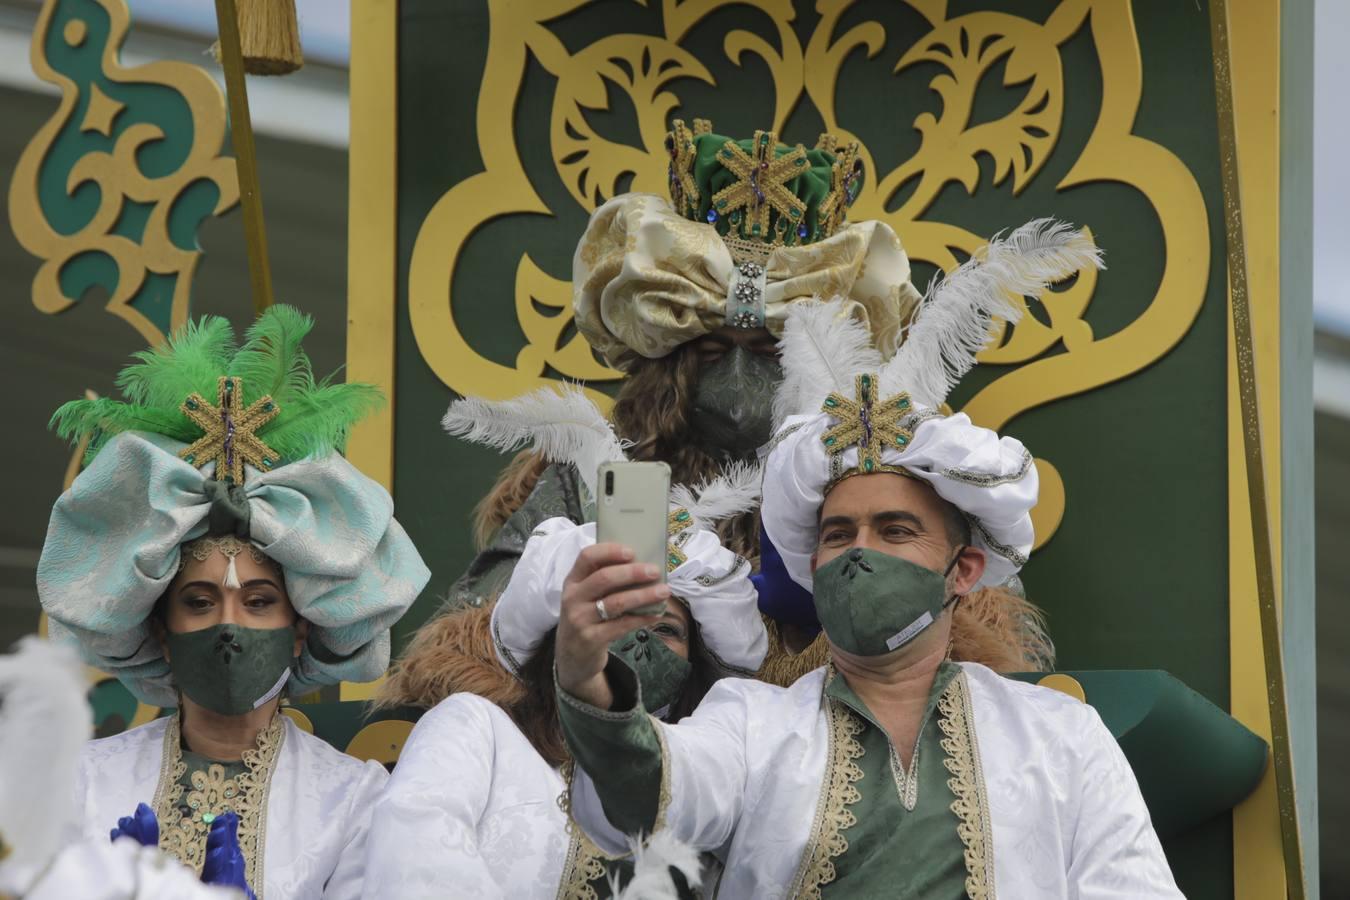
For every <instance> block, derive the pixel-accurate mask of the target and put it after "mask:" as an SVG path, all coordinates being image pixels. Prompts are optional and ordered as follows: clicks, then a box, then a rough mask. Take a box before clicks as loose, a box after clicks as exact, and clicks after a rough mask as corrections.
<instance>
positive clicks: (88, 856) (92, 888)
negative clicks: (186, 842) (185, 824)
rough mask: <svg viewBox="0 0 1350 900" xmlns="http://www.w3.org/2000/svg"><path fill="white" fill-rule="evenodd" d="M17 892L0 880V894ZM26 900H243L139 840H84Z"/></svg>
mask: <svg viewBox="0 0 1350 900" xmlns="http://www.w3.org/2000/svg"><path fill="white" fill-rule="evenodd" d="M6 890H17V887H13V886H9V885H6V884H5V879H4V877H3V875H0V892H3V891H6ZM22 896H23V898H24V900H73V898H79V900H243V897H244V892H243V891H241V890H238V889H236V888H232V887H223V886H219V885H210V884H202V883H201V882H200V881H198V880H197V874H196V873H195V872H193V871H191V870H190V869H188V868H187V867H186V866H183V865H180V864H179V862H178V860H176V859H174V858H173V857H171V856H168V855H167V854H164V853H161V852H160V851H159V850H157V849H156V848H154V847H142V846H141V845H140V844H139V843H137V842H136V840H135V838H129V837H124V838H121V839H119V840H118V841H117V843H113V842H111V841H109V840H108V836H107V835H106V834H105V835H102V836H101V837H96V838H85V839H83V840H81V841H79V842H77V843H74V844H71V845H70V846H68V847H66V848H65V849H64V850H62V851H61V852H60V853H59V854H57V856H56V858H55V859H54V860H52V863H51V866H50V868H48V869H46V870H45V871H44V872H43V873H42V877H41V878H39V879H38V880H37V881H36V882H35V883H33V884H32V885H30V886H29V887H28V889H27V891H26V892H25V893H23V894H22Z"/></svg>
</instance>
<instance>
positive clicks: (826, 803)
mask: <svg viewBox="0 0 1350 900" xmlns="http://www.w3.org/2000/svg"><path fill="white" fill-rule="evenodd" d="M834 677H835V675H834V668H833V667H831V668H830V669H829V671H828V672H827V673H826V675H825V684H827V685H828V684H829V683H830V680H831V679H832V678H834ZM822 690H823V688H822ZM823 700H824V702H825V703H826V704H827V706H828V714H829V717H830V731H829V748H828V749H827V750H826V759H827V766H828V768H827V769H826V772H825V778H824V779H823V780H822V783H821V791H820V799H819V800H817V801H816V815H815V819H814V820H813V821H812V823H811V838H810V840H809V841H807V844H806V852H805V853H803V854H802V862H801V867H800V868H799V869H798V870H797V877H796V878H795V879H794V882H795V884H796V885H797V889H796V890H794V891H793V892H792V896H794V897H801V898H804V900H820V889H821V886H823V885H826V884H829V883H830V882H831V881H834V876H835V871H834V860H835V857H838V856H841V855H843V853H844V852H845V851H847V850H848V841H847V839H845V838H844V832H845V831H846V830H847V829H849V828H851V827H853V826H854V825H856V824H857V822H858V818H857V816H855V815H854V814H853V811H852V810H850V809H849V807H850V806H852V805H853V804H854V803H857V802H858V801H859V800H860V799H861V798H862V794H860V793H859V792H858V788H857V787H856V786H855V785H856V784H857V782H858V781H860V780H861V779H862V776H863V773H862V768H861V767H859V765H858V763H857V760H858V759H861V758H862V755H863V748H862V744H860V743H858V738H857V736H858V735H859V734H861V733H862V730H863V725H862V723H861V722H859V721H858V719H857V717H856V716H854V715H853V713H852V712H851V711H850V710H849V709H848V707H847V706H845V705H844V704H842V703H837V702H835V701H834V700H832V699H830V698H829V697H823Z"/></svg>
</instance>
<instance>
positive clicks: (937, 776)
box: [821, 662, 966, 900]
mask: <svg viewBox="0 0 1350 900" xmlns="http://www.w3.org/2000/svg"><path fill="white" fill-rule="evenodd" d="M960 671H961V670H960V667H958V666H956V665H953V664H952V663H946V662H944V663H943V664H942V666H941V667H940V668H939V669H938V671H937V676H936V677H935V678H934V679H933V688H932V690H931V691H930V692H929V694H928V705H927V706H926V707H925V708H924V714H923V721H922V723H921V724H920V726H919V729H920V730H919V737H918V740H917V741H916V742H915V745H914V756H913V758H912V759H911V760H910V768H909V771H906V770H905V769H904V767H903V766H902V765H901V762H900V754H899V752H898V751H897V750H896V749H895V747H894V746H893V745H892V744H891V741H890V738H889V737H888V736H887V734H886V732H885V730H884V729H882V727H881V726H880V725H878V724H877V722H876V719H875V718H874V717H873V716H872V713H871V711H869V710H868V708H867V704H865V703H863V701H862V699H861V698H860V697H859V696H858V695H857V694H855V693H854V692H853V689H852V688H851V687H849V686H848V682H847V681H845V680H844V679H843V678H842V677H840V676H838V675H835V676H834V677H832V678H830V679H829V680H828V681H827V683H826V685H825V696H826V697H828V698H829V699H830V702H832V703H842V704H844V705H845V706H847V707H848V708H849V710H850V711H851V712H852V713H854V714H855V716H856V718H857V721H858V722H859V724H860V725H861V726H862V732H861V733H860V734H857V735H855V737H854V740H856V741H857V742H858V744H859V745H860V747H861V748H862V756H861V757H859V758H858V759H856V760H854V763H855V764H856V765H857V766H858V768H859V769H860V770H861V771H862V778H860V779H859V780H858V781H857V782H855V783H854V787H856V788H857V789H858V794H859V799H858V801H857V802H856V803H854V804H853V805H851V806H850V807H849V810H850V811H851V812H852V813H853V815H854V818H855V819H856V822H855V824H853V825H852V826H850V827H848V828H846V829H844V831H843V837H844V840H846V841H847V842H848V849H847V850H846V851H844V853H843V854H842V855H841V856H837V857H835V859H834V871H835V876H834V880H833V881H830V882H829V883H827V884H825V885H822V886H821V897H822V898H829V897H849V898H858V900H868V898H873V897H876V898H881V897H885V898H896V897H914V898H922V900H948V898H964V897H965V896H966V864H965V847H964V846H963V845H962V843H961V839H960V837H959V836H958V835H957V832H956V828H957V825H958V824H959V821H960V820H959V819H957V817H956V813H954V812H952V802H953V801H954V800H955V799H956V798H955V796H954V795H953V794H952V790H951V788H950V787H948V786H947V779H948V778H949V777H951V776H950V773H949V772H948V771H947V767H946V765H945V763H944V759H945V758H946V753H945V752H944V750H943V748H942V729H941V728H939V727H938V722H937V717H938V712H937V705H938V699H939V698H940V697H941V696H942V694H943V692H944V691H946V690H947V689H948V687H950V686H951V683H952V681H953V679H955V678H956V676H957V675H958V674H960Z"/></svg>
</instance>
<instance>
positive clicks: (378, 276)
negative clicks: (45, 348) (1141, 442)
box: [341, 0, 1285, 900]
mask: <svg viewBox="0 0 1350 900" xmlns="http://www.w3.org/2000/svg"><path fill="white" fill-rule="evenodd" d="M1230 11H1231V13H1232V15H1231V16H1230V37H1229V39H1230V42H1231V51H1232V70H1233V93H1234V106H1235V115H1236V119H1237V139H1238V143H1239V146H1240V147H1241V151H1242V152H1241V156H1240V160H1239V181H1240V183H1241V185H1242V193H1243V201H1244V206H1245V212H1246V225H1247V233H1248V246H1249V247H1252V248H1256V250H1257V252H1254V253H1253V254H1251V255H1250V256H1249V258H1248V260H1247V264H1248V279H1249V287H1250V291H1251V295H1252V296H1253V297H1258V298H1259V297H1277V298H1278V296H1279V284H1280V281H1279V274H1280V270H1279V253H1278V248H1279V234H1280V229H1279V222H1280V218H1279V184H1280V179H1279V174H1280V168H1279V159H1280V156H1279V154H1280V147H1279V129H1278V122H1279V90H1280V77H1279V76H1280V43H1279V42H1280V9H1279V5H1278V3H1272V2H1270V0H1230ZM397 34H398V3H397V0H353V3H352V53H351V75H350V78H351V82H350V84H351V147H350V156H349V160H350V173H351V174H350V191H351V195H350V201H349V202H350V209H349V224H348V241H349V254H348V304H347V308H348V331H347V335H348V337H347V359H348V372H349V377H350V378H351V379H353V380H362V381H369V382H373V383H375V384H379V385H380V386H381V387H382V388H383V389H384V390H385V391H386V394H387V395H388V398H389V404H388V406H387V407H386V408H385V410H384V411H382V412H381V413H380V414H378V415H377V416H374V417H372V418H370V419H368V420H367V421H365V422H363V423H362V424H361V425H358V426H357V427H356V429H355V430H354V432H353V434H352V438H351V441H350V443H349V445H348V457H349V458H350V459H351V460H352V462H353V463H354V464H355V465H357V466H358V467H359V468H360V469H361V470H362V471H364V472H366V473H367V474H368V475H370V476H371V477H372V478H374V479H375V480H377V481H379V482H380V483H381V484H383V485H384V486H385V487H386V488H389V489H391V490H392V487H393V450H394V437H393V424H394V402H395V395H394V392H393V389H394V352H395V338H394V327H395V315H396V300H397V294H396V285H397V268H396V266H397V256H396V253H397V244H396V239H397V231H396V219H395V216H396V213H397V206H396V204H397V131H396V128H397V112H396V109H397V96H398V93H397V92H398V84H397ZM358 248H359V250H358ZM1279 317H1280V308H1279V304H1278V303H1269V302H1266V303H1256V304H1253V306H1252V325H1253V330H1254V336H1255V340H1256V347H1255V352H1256V359H1257V364H1258V366H1259V369H1258V392H1259V396H1260V402H1261V408H1262V410H1263V412H1265V413H1266V415H1265V416H1264V417H1263V428H1262V439H1263V443H1264V447H1265V452H1266V459H1267V463H1268V469H1267V471H1268V473H1269V474H1270V481H1269V485H1268V491H1269V494H1268V496H1269V502H1270V509H1271V518H1272V521H1271V531H1272V539H1273V542H1274V546H1273V550H1274V557H1275V564H1276V568H1277V571H1276V585H1277V588H1278V586H1279V584H1280V580H1279V579H1280V574H1279V567H1280V564H1281V562H1282V559H1283V557H1282V548H1281V544H1280V540H1281V530H1280V528H1281V526H1280V517H1281V485H1280V478H1279V473H1280V472H1281V445H1280V375H1279V372H1280V368H1279V366H1280V347H1279V334H1280V320H1279ZM1227 367H1228V417H1227V422H1228V428H1227V446H1228V459H1229V467H1228V513H1229V516H1228V520H1229V524H1228V532H1229V539H1228V544H1229V585H1230V587H1229V649H1230V690H1231V711H1232V714H1233V715H1234V716H1235V717H1236V718H1237V719H1238V720H1239V721H1241V722H1242V723H1243V724H1244V725H1246V726H1247V727H1248V728H1250V729H1252V730H1253V731H1254V732H1256V733H1257V734H1260V735H1261V736H1262V737H1264V738H1266V739H1267V740H1269V739H1270V720H1269V714H1268V710H1267V705H1266V696H1265V683H1264V679H1265V670H1264V664H1263V662H1262V653H1261V635H1260V624H1259V619H1258V615H1257V602H1256V574H1255V571H1254V569H1253V568H1252V565H1251V560H1252V552H1253V551H1252V543H1251V534H1252V532H1251V519H1250V516H1251V510H1250V506H1249V504H1248V499H1247V489H1246V462H1245V456H1244V453H1243V445H1242V430H1241V428H1242V417H1241V410H1240V408H1239V404H1238V388H1237V360H1236V351H1235V346H1234V340H1233V333H1232V321H1231V313H1230V320H1229V324H1228V350H1227ZM372 688H373V686H372V685H356V684H343V685H342V694H341V696H342V699H344V700H346V699H364V698H366V697H368V696H369V695H370V693H371V690H372ZM1233 851H1234V852H1233V876H1234V898H1235V900H1268V898H1270V897H1282V896H1284V894H1285V881H1284V873H1283V865H1282V857H1281V845H1280V833H1279V816H1278V807H1277V803H1276V796H1275V784H1274V777H1273V772H1271V771H1269V770H1268V771H1267V773H1266V776H1265V778H1264V779H1263V780H1262V782H1261V784H1260V785H1259V786H1258V788H1257V789H1256V791H1255V792H1254V793H1253V794H1252V796H1251V797H1249V798H1248V799H1247V800H1246V801H1244V802H1243V803H1242V804H1240V805H1239V806H1238V807H1237V808H1236V809H1235V810H1234V813H1233Z"/></svg>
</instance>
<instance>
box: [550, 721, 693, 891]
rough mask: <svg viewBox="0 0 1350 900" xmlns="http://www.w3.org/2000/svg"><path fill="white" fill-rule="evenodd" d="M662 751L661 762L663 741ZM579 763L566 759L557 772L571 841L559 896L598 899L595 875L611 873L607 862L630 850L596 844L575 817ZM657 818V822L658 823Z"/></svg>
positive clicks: (663, 776)
mask: <svg viewBox="0 0 1350 900" xmlns="http://www.w3.org/2000/svg"><path fill="white" fill-rule="evenodd" d="M662 749H663V755H662V762H663V763H664V762H665V756H664V744H662ZM575 771H576V767H575V765H574V763H573V762H572V760H570V759H569V760H567V761H565V762H564V763H563V764H562V766H561V767H559V769H558V774H559V775H561V776H562V779H563V783H564V787H563V792H562V793H561V794H559V795H558V808H559V809H561V810H562V811H563V814H564V815H566V816H567V825H566V827H565V828H564V831H566V832H567V835H568V837H569V843H568V845H567V855H566V856H565V857H563V870H562V876H561V877H560V878H559V879H558V893H557V895H556V897H557V900H599V894H597V893H596V890H595V888H594V887H593V885H594V883H595V881H596V879H598V878H603V877H604V876H606V875H608V874H609V867H608V866H607V865H606V863H610V862H616V861H618V860H621V859H627V858H628V856H629V854H627V853H622V854H619V855H618V856H611V855H610V854H608V853H606V852H605V851H603V850H601V849H600V848H599V847H598V846H596V844H595V842H594V841H592V840H591V839H590V838H589V837H587V836H586V832H585V831H584V830H583V829H582V828H581V826H580V825H578V824H577V820H576V819H574V818H572V775H573V773H574V772H575ZM665 782H666V777H665V775H662V777H661V783H662V795H663V798H664V795H665V794H666V784H665ZM657 809H658V815H660V814H661V813H662V812H664V809H665V807H664V805H658V807H657ZM659 821H660V820H659V819H658V823H659Z"/></svg>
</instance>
